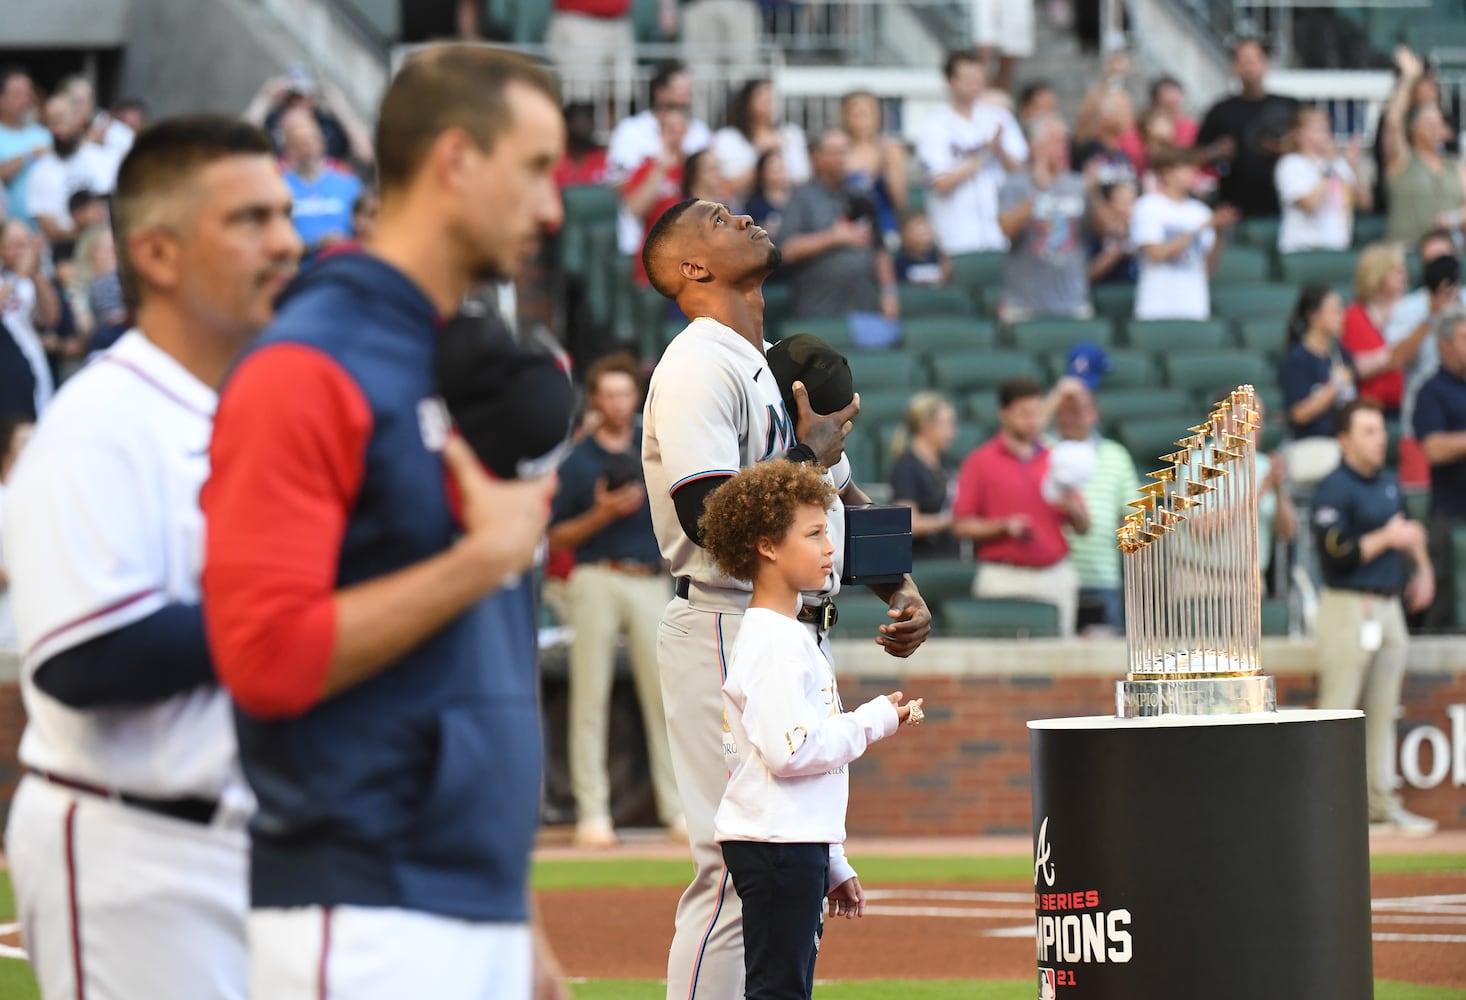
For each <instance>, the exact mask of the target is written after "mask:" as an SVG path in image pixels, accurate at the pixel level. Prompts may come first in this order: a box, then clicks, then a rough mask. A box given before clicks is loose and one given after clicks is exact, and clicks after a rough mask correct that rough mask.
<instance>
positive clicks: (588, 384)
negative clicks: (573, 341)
mask: <svg viewBox="0 0 1466 1000" xmlns="http://www.w3.org/2000/svg"><path fill="white" fill-rule="evenodd" d="M607 375H629V376H631V381H632V382H634V383H635V384H636V389H637V391H638V392H640V391H641V369H640V368H638V367H637V366H636V359H635V358H634V357H632V356H631V353H630V352H629V351H617V352H616V353H615V354H607V355H606V356H605V357H603V358H597V359H596V361H595V363H594V364H592V365H591V366H590V367H589V368H587V369H586V372H585V392H586V395H592V394H593V393H595V391H596V389H598V388H599V387H600V384H601V379H603V378H605V377H606V376H607Z"/></svg>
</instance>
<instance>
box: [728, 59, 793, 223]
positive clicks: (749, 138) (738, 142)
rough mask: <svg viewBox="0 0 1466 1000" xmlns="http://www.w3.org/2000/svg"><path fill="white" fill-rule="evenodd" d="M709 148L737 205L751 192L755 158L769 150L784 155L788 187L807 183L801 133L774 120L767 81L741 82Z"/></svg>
mask: <svg viewBox="0 0 1466 1000" xmlns="http://www.w3.org/2000/svg"><path fill="white" fill-rule="evenodd" d="M711 148H712V152H713V155H715V156H716V157H717V158H718V165H719V166H720V167H721V168H722V171H723V176H724V177H726V178H727V179H728V182H729V185H730V187H731V189H732V196H733V198H734V199H735V200H736V201H738V203H739V204H742V203H743V202H745V201H746V200H747V199H748V196H749V194H750V192H751V191H752V190H753V181H754V171H755V170H756V169H757V167H758V158H759V156H761V155H762V154H764V153H767V152H769V151H770V150H775V149H777V150H779V151H780V152H781V153H783V154H784V169H785V171H786V172H787V173H788V175H789V180H790V181H791V182H792V183H794V184H803V183H804V182H805V181H807V180H809V149H808V140H807V139H805V137H804V130H803V129H801V128H800V127H799V126H798V125H795V124H794V123H793V122H780V121H779V120H778V114H777V104H776V102H775V99H774V85H773V84H772V83H770V82H769V81H768V80H764V79H756V80H748V81H745V82H744V84H743V87H742V88H741V89H740V90H739V91H738V93H737V95H736V96H735V97H734V98H733V103H732V104H731V105H729V107H728V124H727V125H725V126H724V127H722V128H720V129H718V131H716V132H714V133H713V141H712V147H711Z"/></svg>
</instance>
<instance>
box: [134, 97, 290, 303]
mask: <svg viewBox="0 0 1466 1000" xmlns="http://www.w3.org/2000/svg"><path fill="white" fill-rule="evenodd" d="M274 155H275V150H274V147H273V146H272V145H271V143H270V137H269V135H267V134H266V133H265V131H264V130H263V129H260V128H258V127H256V126H254V125H251V124H249V123H248V122H245V121H242V120H240V119H238V118H231V117H228V116H227V115H193V116H188V117H180V118H167V119H164V120H163V121H160V122H158V123H157V124H156V125H151V126H149V127H147V128H145V129H143V130H142V132H140V133H139V134H138V136H137V139H136V141H134V142H133V144H132V148H131V149H130V150H128V153H127V156H126V157H125V158H124V159H123V161H122V166H121V167H119V168H118V170H117V186H116V188H115V190H114V191H113V193H112V233H113V236H114V238H115V242H116V244H117V264H118V277H119V278H120V280H121V282H122V296H123V299H124V300H125V301H126V302H127V304H128V306H129V307H132V308H136V307H137V304H138V298H139V295H140V294H141V291H142V289H141V287H140V286H139V284H138V280H137V275H136V274H134V273H133V269H132V266H131V263H130V261H129V260H128V250H127V243H128V239H129V238H130V237H131V236H132V234H133V232H134V231H136V230H137V229H138V227H140V226H142V225H145V224H146V223H148V222H150V221H152V217H153V214H154V213H155V212H156V211H157V208H158V206H159V204H161V203H162V202H163V201H165V200H167V199H169V198H171V197H176V196H177V195H178V194H179V193H180V192H182V191H187V190H188V188H189V184H188V180H189V178H191V177H192V176H193V175H194V174H195V173H196V172H197V171H198V170H200V169H201V168H203V167H205V166H208V165H209V164H210V163H214V162H216V161H218V160H224V159H228V158H229V157H232V156H267V157H270V158H272V159H273V157H274Z"/></svg>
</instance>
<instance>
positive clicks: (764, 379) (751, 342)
mask: <svg viewBox="0 0 1466 1000" xmlns="http://www.w3.org/2000/svg"><path fill="white" fill-rule="evenodd" d="M642 256H643V260H644V261H645V263H646V269H647V274H648V276H649V277H650V278H651V282H652V286H653V287H654V288H656V289H657V291H659V292H661V293H662V294H663V295H665V296H667V297H668V298H671V299H675V300H676V302H677V304H678V306H680V307H681V309H682V312H683V313H684V314H685V315H687V316H691V317H693V320H692V322H691V323H689V324H688V326H687V329H685V330H684V331H682V333H680V334H678V336H677V337H676V339H674V340H673V341H672V343H671V344H670V345H668V347H667V350H666V352H665V353H664V354H663V355H662V359H661V362H660V363H659V364H658V366H657V370H656V372H655V373H654V374H653V375H652V381H651V386H650V388H649V390H648V392H647V401H646V409H645V414H644V422H643V432H642V434H643V437H642V463H643V466H644V467H645V470H646V486H647V499H648V501H649V502H650V504H651V509H652V527H653V528H654V529H655V531H656V534H657V542H658V544H659V545H660V546H661V550H662V556H663V558H665V559H666V560H667V561H668V562H670V563H671V565H672V574H673V576H674V577H676V597H674V598H673V600H672V603H671V604H669V605H668V606H667V610H666V613H665V614H664V615H663V617H662V622H661V625H660V631H659V633H658V636H657V664H658V667H659V669H660V673H661V678H662V701H663V703H664V705H665V706H666V715H667V736H668V742H669V744H670V746H671V749H672V765H673V771H674V772H675V774H676V777H677V791H678V794H680V795H681V796H682V806H683V811H684V813H685V815H686V818H687V831H688V834H689V836H690V838H691V841H692V857H693V864H694V867H695V871H694V874H693V880H692V883H691V885H689V886H688V888H687V890H686V892H684V893H683V895H682V899H681V901H680V902H679V903H678V905H677V929H676V933H675V936H674V938H673V940H672V949H671V953H670V956H669V958H668V962H667V998H668V1000H735V998H739V997H742V996H743V995H744V991H743V986H744V977H743V924H742V920H743V917H742V907H741V905H740V903H739V900H738V895H737V893H735V892H734V890H733V885H732V882H731V880H730V878H729V876H728V870H727V868H726V867H725V866H724V865H723V856H722V851H721V849H720V848H719V846H718V844H717V843H716V842H715V841H714V839H713V833H714V830H713V814H714V812H715V811H716V809H717V806H718V802H719V800H720V799H721V798H722V795H723V789H724V787H725V786H726V785H727V782H728V767H729V765H728V762H727V760H726V758H725V752H728V751H729V750H730V749H731V744H732V736H731V733H730V730H729V728H728V722H727V720H726V719H725V717H724V714H723V690H722V685H723V681H724V679H725V675H726V658H727V655H728V653H729V652H730V651H731V650H732V646H733V640H734V638H735V636H736V635H737V633H738V627H739V624H740V623H741V622H742V620H743V612H744V611H745V610H746V609H747V607H748V600H749V592H750V585H749V584H748V583H747V582H744V581H738V580H733V579H730V578H729V577H727V576H725V575H723V573H722V572H720V571H719V570H718V568H717V564H716V563H715V562H714V560H713V559H712V557H711V556H709V555H708V554H707V552H705V551H704V550H703V548H702V544H701V541H700V539H701V534H700V532H699V531H698V528H697V522H698V518H699V517H701V516H702V512H703V505H704V503H705V501H706V500H707V497H708V494H710V493H711V492H712V491H713V490H714V489H716V488H717V487H718V486H719V485H721V484H722V483H723V482H724V481H726V480H727V479H729V478H731V477H732V476H734V475H735V474H736V473H737V471H738V470H739V469H742V468H746V467H748V466H750V465H754V464H755V463H757V462H762V461H764V460H766V459H770V458H788V459H790V460H791V461H795V462H816V463H818V464H820V465H823V466H826V467H828V468H829V473H828V476H829V479H830V482H831V484H832V485H833V486H834V487H835V489H836V490H837V491H838V493H839V495H840V500H841V503H837V504H836V505H835V507H834V508H833V509H832V510H831V511H830V513H829V519H828V531H829V535H830V539H831V542H832V543H833V546H834V556H833V563H834V572H833V573H832V574H831V577H830V579H829V580H828V581H827V582H826V586H825V587H823V588H822V589H821V590H820V591H819V592H818V593H806V594H805V595H804V606H803V607H802V608H801V609H800V612H799V621H801V622H803V623H804V624H805V625H806V626H807V627H808V628H809V629H810V631H811V634H812V636H813V638H814V640H815V642H816V643H817V644H818V646H819V648H820V650H821V651H822V652H823V653H824V654H825V655H826V656H829V655H830V643H829V636H828V635H827V634H826V632H827V630H828V628H829V626H830V624H832V619H833V615H832V614H831V613H830V611H829V609H830V606H831V603H832V602H831V601H830V598H831V597H832V596H833V595H834V594H835V593H836V592H837V591H838V590H839V587H840V573H841V568H842V562H843V559H844V552H843V542H844V537H845V516H844V505H852V506H858V505H861V504H866V503H869V502H870V501H869V500H868V499H867V498H866V496H865V494H864V493H863V492H861V490H860V487H858V486H856V485H855V483H854V482H852V481H851V473H850V463H849V462H848V461H847V460H846V459H845V457H844V455H843V452H844V441H845V435H846V434H847V433H848V431H849V429H850V422H849V421H850V419H851V418H852V417H853V416H854V415H855V414H856V413H857V412H859V409H860V407H859V400H858V399H856V400H854V401H850V400H849V399H848V397H847V400H846V401H847V402H848V403H849V405H847V406H844V407H843V408H839V409H831V408H830V407H824V409H825V412H826V415H824V416H821V415H819V414H817V413H816V412H815V411H814V409H813V408H812V407H811V405H810V394H809V392H808V391H807V389H806V387H805V386H803V385H802V384H801V383H799V382H795V383H794V386H795V388H794V399H795V408H796V410H797V412H796V413H790V412H789V406H788V404H787V403H786V402H785V400H784V397H783V395H782V393H781V392H780V387H779V385H778V383H777V382H776V381H775V378H774V375H773V373H772V372H771V371H770V370H769V367H768V361H767V358H766V357H765V355H764V352H765V350H766V348H767V347H768V344H767V342H766V341H765V340H764V336H763V332H764V316H763V308H764V298H763V282H764V278H766V277H767V276H768V274H769V272H770V271H772V270H773V269H774V268H775V267H777V266H778V264H779V262H780V259H781V254H780V252H779V251H778V249H777V248H776V247H775V246H774V245H773V243H772V242H770V240H769V238H768V234H767V233H765V232H764V231H763V230H762V229H760V228H759V227H758V226H755V225H754V224H753V220H752V219H750V218H749V217H748V216H746V215H742V216H735V215H733V214H732V213H730V212H729V211H728V209H727V208H725V207H724V206H722V205H717V204H713V203H712V202H707V201H685V202H682V203H680V204H678V205H676V206H674V207H673V208H670V209H668V210H667V212H666V213H665V214H664V215H663V216H662V217H661V218H660V219H659V220H658V221H657V222H656V224H655V225H653V226H652V228H651V231H650V232H649V233H648V234H647V239H646V245H645V247H644V249H643V251H642ZM871 589H872V590H874V591H875V592H876V593H877V595H878V596H880V597H881V598H882V599H883V600H884V601H886V603H887V604H889V605H890V607H891V619H892V620H891V622H890V623H889V624H886V625H882V626H881V629H880V635H879V636H877V638H876V641H877V642H879V643H880V644H881V645H882V646H884V647H885V649H886V651H887V652H888V653H890V654H891V655H892V656H898V657H906V656H910V655H911V654H912V653H913V652H915V650H916V648H917V647H918V646H920V645H921V643H922V642H924V641H925V640H926V637H927V634H928V633H929V632H930V631H931V612H930V611H928V609H927V606H926V602H925V601H923V600H922V597H921V594H920V593H919V592H918V591H917V589H916V585H915V584H914V583H912V581H911V578H910V577H909V576H908V577H907V578H906V579H905V581H904V582H903V583H901V584H900V585H894V584H893V585H889V586H880V587H872V588H871ZM842 857H843V852H842ZM850 874H851V875H853V874H854V873H853V871H852V872H850ZM841 888H842V889H843V890H844V891H846V892H851V893H854V894H856V895H858V894H859V893H860V884H859V880H858V879H855V878H850V879H849V880H848V883H846V884H845V885H843V886H842V887H841ZM850 901H854V900H853V897H852V899H851V900H850Z"/></svg>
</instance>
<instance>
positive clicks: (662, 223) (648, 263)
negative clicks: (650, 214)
mask: <svg viewBox="0 0 1466 1000" xmlns="http://www.w3.org/2000/svg"><path fill="white" fill-rule="evenodd" d="M696 204H697V199H696V198H687V199H684V200H683V201H679V202H678V203H677V204H675V205H673V206H672V207H671V208H669V209H667V210H666V211H665V212H663V213H662V214H661V216H660V217H659V218H658V219H657V221H656V222H654V223H652V227H651V229H649V230H647V234H646V241H645V242H644V243H642V245H641V266H642V267H643V268H645V269H646V276H647V279H648V280H649V281H651V283H652V287H653V288H655V289H656V290H657V291H658V292H659V293H661V294H662V295H663V296H665V297H666V298H669V299H675V298H676V297H677V292H676V290H675V289H673V288H671V287H670V286H669V285H668V284H667V283H666V282H664V281H662V280H661V279H660V277H659V276H658V274H657V268H656V267H655V266H653V265H654V264H655V263H656V261H657V258H659V257H662V256H664V255H665V254H666V253H667V244H669V243H670V242H671V241H672V230H674V229H676V228H677V220H679V219H681V218H682V216H683V215H685V214H686V212H687V210H688V209H689V208H691V207H692V206H693V205H696Z"/></svg>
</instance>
